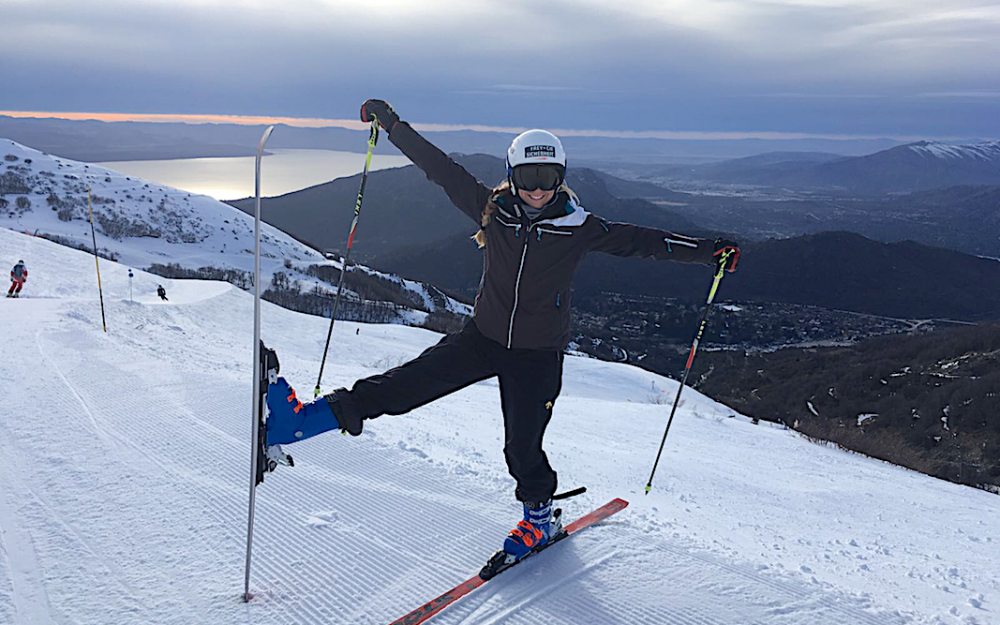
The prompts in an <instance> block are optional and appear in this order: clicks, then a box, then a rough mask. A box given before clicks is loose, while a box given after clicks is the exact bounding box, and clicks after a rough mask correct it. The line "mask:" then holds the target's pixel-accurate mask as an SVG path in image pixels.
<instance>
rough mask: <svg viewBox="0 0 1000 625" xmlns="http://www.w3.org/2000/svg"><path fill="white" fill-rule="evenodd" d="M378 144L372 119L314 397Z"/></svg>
mask: <svg viewBox="0 0 1000 625" xmlns="http://www.w3.org/2000/svg"><path fill="white" fill-rule="evenodd" d="M376 143H378V120H377V119H375V117H374V116H373V117H372V127H371V134H369V135H368V156H367V157H366V158H365V170H364V171H363V172H362V173H361V188H360V189H358V201H357V202H355V204H354V221H352V222H351V232H350V234H348V235H347V253H346V254H344V257H343V259H341V265H340V282H339V283H338V284H337V298H336V299H335V300H333V314H332V315H330V329H329V330H327V332H326V347H324V348H323V360H321V361H319V377H318V378H316V388H315V389H313V397H319V393H320V384H321V383H322V382H323V367H325V366H326V353H327V352H328V351H329V350H330V337H331V336H333V324H334V322H335V321H337V309H338V308H340V296H341V294H342V293H343V292H344V276H346V275H347V263H348V261H349V260H350V258H351V248H352V247H353V246H354V233H355V232H357V230H358V217H359V216H360V215H361V200H362V199H363V198H364V195H365V183H366V182H368V168H369V167H370V166H371V163H372V151H373V150H374V149H375V144H376Z"/></svg>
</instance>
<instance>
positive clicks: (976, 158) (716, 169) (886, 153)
mask: <svg viewBox="0 0 1000 625" xmlns="http://www.w3.org/2000/svg"><path fill="white" fill-rule="evenodd" d="M642 177H643V179H646V180H651V181H656V182H659V183H661V184H665V185H667V186H669V184H670V182H671V181H672V180H673V181H686V182H691V181H703V182H712V183H725V184H736V185H760V186H766V187H775V188H789V189H797V190H824V191H832V192H849V193H864V194H885V193H908V192H913V191H923V190H927V189H936V188H942V187H951V186H956V185H1000V141H990V142H984V143H977V144H972V145H950V144H945V143H939V142H931V141H919V142H916V143H910V144H907V145H901V146H896V147H892V148H889V149H887V150H882V151H880V152H875V153H874V154H868V155H866V156H849V157H839V156H836V155H832V154H815V153H812V154H810V153H791V154H789V153H766V154H760V155H757V156H752V157H748V158H742V159H734V160H728V161H722V162H719V163H709V164H703V165H691V166H679V165H674V166H669V167H662V168H659V169H657V170H655V171H651V170H649V168H647V171H646V173H645V174H643V176H642Z"/></svg>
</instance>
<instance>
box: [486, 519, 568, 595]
mask: <svg viewBox="0 0 1000 625" xmlns="http://www.w3.org/2000/svg"><path fill="white" fill-rule="evenodd" d="M560 533H563V528H562V510H560V509H559V508H556V509H555V510H553V509H552V500H551V499H550V500H549V501H545V502H530V501H526V502H524V519H522V520H521V521H519V522H518V523H517V527H515V528H514V529H513V530H511V532H510V534H509V535H508V536H507V540H505V541H504V543H503V549H501V550H500V551H498V552H496V553H494V554H493V556H492V557H491V558H490V559H489V561H488V562H487V563H486V566H484V567H483V568H482V570H481V571H479V577H481V578H482V579H484V580H485V579H490V578H492V577H494V576H495V575H497V574H498V573H500V572H502V571H505V570H507V569H508V568H510V567H512V566H514V565H515V564H517V563H518V561H520V560H522V559H523V558H525V557H527V556H529V555H531V554H532V553H534V552H536V551H540V550H542V549H544V548H545V547H547V546H548V545H549V544H551V541H553V540H557V539H558V537H559V534H560Z"/></svg>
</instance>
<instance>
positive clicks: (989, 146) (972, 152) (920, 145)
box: [903, 141, 1000, 164]
mask: <svg viewBox="0 0 1000 625" xmlns="http://www.w3.org/2000/svg"><path fill="white" fill-rule="evenodd" d="M903 147H905V148H908V149H910V150H912V151H913V152H916V153H917V154H920V155H921V156H928V157H931V158H939V159H944V160H969V161H977V162H986V163H994V164H1000V141H987V142H985V143H976V144H973V145H950V144H947V143H940V142H937V141H919V142H917V143H911V144H909V145H906V146H903Z"/></svg>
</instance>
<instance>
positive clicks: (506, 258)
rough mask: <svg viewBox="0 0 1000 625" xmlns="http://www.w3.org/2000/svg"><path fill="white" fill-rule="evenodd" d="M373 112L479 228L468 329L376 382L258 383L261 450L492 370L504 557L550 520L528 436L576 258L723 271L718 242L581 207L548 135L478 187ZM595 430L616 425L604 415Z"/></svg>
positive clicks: (546, 484)
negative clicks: (599, 255) (264, 412)
mask: <svg viewBox="0 0 1000 625" xmlns="http://www.w3.org/2000/svg"><path fill="white" fill-rule="evenodd" d="M373 118H375V119H377V120H378V123H379V124H380V125H381V126H382V128H383V129H385V130H386V131H387V132H388V133H389V140H390V141H392V142H393V144H395V145H396V147H397V148H399V149H400V151H402V152H403V154H404V155H406V157H407V158H409V159H410V161H412V162H413V163H414V164H415V165H416V166H417V167H419V168H420V169H422V170H423V171H424V173H425V174H426V175H427V177H428V178H429V179H431V180H432V181H434V182H435V183H437V184H438V185H440V186H441V187H442V188H443V189H444V191H445V192H446V193H447V194H448V197H449V198H450V199H451V201H452V203H454V204H455V205H456V206H457V207H458V208H459V209H461V210H462V212H463V213H465V214H466V215H467V216H468V217H469V218H470V219H472V220H473V221H474V222H475V223H476V225H477V226H478V227H479V228H480V230H479V232H478V233H477V234H476V236H475V237H474V238H475V240H476V242H477V243H479V246H480V247H482V248H485V250H484V251H485V254H486V261H485V265H484V267H485V268H484V275H483V279H482V281H481V283H480V287H479V293H478V295H477V296H476V307H475V312H474V315H473V318H472V321H471V322H470V323H466V324H465V327H464V328H463V329H462V330H461V331H460V332H458V333H457V334H451V335H448V336H445V337H444V338H443V339H441V341H439V342H438V343H437V345H434V346H433V347H430V348H428V349H427V350H425V351H424V352H423V353H422V354H420V355H419V356H418V357H417V358H416V359H414V360H411V361H410V362H408V363H405V364H403V365H401V366H399V367H396V368H394V369H392V370H390V371H387V372H386V373H383V374H381V375H376V376H373V377H370V378H366V379H363V380H358V381H357V382H355V383H354V388H353V389H352V390H347V389H343V388H342V389H338V390H336V391H334V392H333V393H331V394H330V395H327V396H326V397H323V398H321V399H320V400H318V401H315V402H312V403H309V404H305V405H303V404H301V403H300V402H299V401H298V399H296V397H295V391H294V390H293V389H292V388H291V387H290V386H289V384H288V382H287V381H285V379H284V378H278V381H277V383H276V384H274V385H272V386H270V387H269V389H268V400H267V404H268V408H269V410H270V416H269V418H268V420H267V442H268V444H269V445H273V444H287V443H294V442H296V441H300V440H304V439H307V438H310V437H312V436H316V435H317V434H320V433H322V432H326V431H328V430H333V429H341V430H344V431H346V432H348V433H350V434H353V435H355V436H357V435H359V434H361V430H362V422H363V421H364V420H365V419H373V418H375V417H378V416H380V415H384V414H391V415H401V414H405V413H407V412H410V411H411V410H413V409H415V408H417V407H418V406H422V405H424V404H426V403H428V402H431V401H433V400H435V399H438V398H439V397H443V396H445V395H448V394H449V393H453V392H455V391H457V390H459V389H462V388H465V387H467V386H469V385H471V384H474V383H476V382H479V381H481V380H485V379H488V378H492V377H494V376H498V377H499V379H500V398H501V407H502V410H503V415H504V431H505V443H504V456H505V458H506V460H507V467H508V469H509V471H510V474H511V475H512V476H513V477H514V479H515V481H516V482H517V488H516V490H515V491H514V494H515V496H516V497H517V499H518V500H520V501H521V502H522V503H523V508H524V509H523V512H524V517H523V520H521V521H520V522H519V523H518V524H517V526H516V527H515V528H514V529H513V530H512V531H511V532H510V534H509V535H508V536H507V539H506V540H505V541H504V545H503V550H502V551H500V552H497V555H496V556H495V557H494V558H493V559H491V561H490V562H491V565H492V564H493V563H494V562H495V561H499V562H500V564H501V565H502V564H503V563H507V564H509V563H511V562H515V561H517V560H519V559H521V558H523V557H524V556H525V555H527V554H529V553H531V552H532V551H533V550H535V549H537V548H539V547H541V546H543V545H545V544H547V543H548V541H549V538H550V536H552V535H554V534H555V533H557V532H559V531H560V529H561V523H560V520H559V518H558V516H555V515H553V513H552V495H553V494H554V493H555V490H556V472H555V471H553V470H552V467H551V466H549V461H548V458H547V457H546V455H545V452H544V451H543V450H542V437H543V435H544V433H545V429H546V426H547V425H548V423H549V420H550V418H551V417H552V410H553V405H554V403H555V401H556V398H557V397H558V396H559V391H560V388H561V386H562V368H563V349H564V348H565V347H566V344H567V342H568V340H569V338H570V334H569V329H570V312H569V308H570V301H569V299H570V283H571V281H572V279H573V274H574V273H575V272H576V268H577V267H578V266H579V264H580V262H581V261H582V260H583V257H584V256H585V255H586V254H587V253H589V252H595V251H596V252H605V253H607V254H612V255H615V256H638V257H643V258H655V259H658V260H676V261H681V262H688V263H704V264H707V265H716V264H717V263H718V262H720V261H721V259H723V258H724V259H726V261H725V262H726V267H725V268H726V269H727V270H728V271H735V270H736V262H737V259H738V258H739V247H738V246H737V244H736V243H734V242H732V241H727V240H724V239H717V240H715V241H710V240H706V239H696V238H693V237H688V236H682V235H678V234H674V233H672V232H667V231H665V230H658V229H654V228H644V227H640V226H634V225H631V224H625V223H615V222H611V221H607V220H604V219H601V218H599V217H597V216H595V215H592V214H590V213H588V212H587V211H586V210H585V209H584V208H583V206H582V205H581V204H580V201H579V199H577V196H576V194H575V193H574V192H573V191H571V190H570V188H569V187H567V186H566V183H565V179H566V155H565V152H564V151H563V146H562V144H561V143H560V141H559V139H558V138H556V137H555V136H554V135H553V134H551V133H549V132H547V131H544V130H529V131H527V132H525V133H522V134H521V135H519V136H518V137H517V138H515V139H514V141H513V143H511V145H510V148H509V149H508V151H507V179H506V181H504V182H503V183H502V184H500V185H498V186H496V187H492V188H491V187H488V186H486V185H484V184H483V183H482V182H480V181H478V180H477V179H476V178H475V177H474V176H473V175H472V174H470V173H469V172H468V171H466V170H465V169H464V168H462V167H461V166H460V165H459V164H458V163H456V162H454V161H453V160H451V158H449V157H448V156H447V155H446V154H445V153H444V152H442V151H441V150H439V149H438V148H436V147H435V146H433V145H431V144H430V143H429V142H428V141H427V140H426V139H424V138H423V137H421V136H420V135H419V134H417V132H416V131H414V130H413V128H411V127H410V125H409V124H407V123H406V122H402V121H400V119H399V117H398V116H397V115H396V113H395V112H394V111H393V109H392V107H390V106H389V105H388V104H387V103H385V102H383V101H381V100H368V101H367V102H365V103H364V105H363V106H362V108H361V120H362V121H364V122H370V121H371V120H372V119H373ZM605 418H606V419H607V420H608V423H607V427H608V428H609V429H611V428H617V427H620V426H619V424H616V423H615V422H614V420H613V415H607V416H606V417H605Z"/></svg>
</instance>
